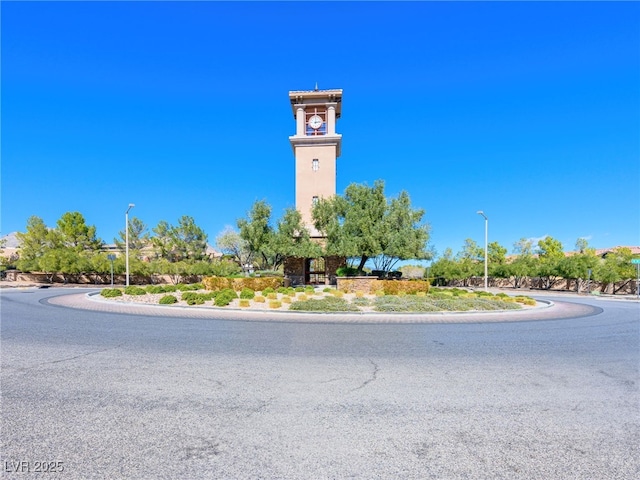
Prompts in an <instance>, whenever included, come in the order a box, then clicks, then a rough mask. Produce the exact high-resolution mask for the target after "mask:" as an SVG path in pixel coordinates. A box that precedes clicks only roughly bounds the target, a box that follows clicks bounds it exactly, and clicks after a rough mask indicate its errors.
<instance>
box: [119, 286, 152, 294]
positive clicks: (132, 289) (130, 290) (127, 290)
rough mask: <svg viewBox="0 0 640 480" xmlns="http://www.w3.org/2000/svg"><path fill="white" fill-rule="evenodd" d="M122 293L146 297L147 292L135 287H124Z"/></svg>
mask: <svg viewBox="0 0 640 480" xmlns="http://www.w3.org/2000/svg"><path fill="white" fill-rule="evenodd" d="M124 293H125V294H126V295H146V294H147V291H146V290H145V289H144V288H142V287H138V286H136V285H129V286H128V287H124Z"/></svg>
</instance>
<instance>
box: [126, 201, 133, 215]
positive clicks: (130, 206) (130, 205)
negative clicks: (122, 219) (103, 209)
mask: <svg viewBox="0 0 640 480" xmlns="http://www.w3.org/2000/svg"><path fill="white" fill-rule="evenodd" d="M133 207H135V205H134V204H133V203H130V204H129V208H127V211H126V212H124V213H129V210H131V209H132V208H133Z"/></svg>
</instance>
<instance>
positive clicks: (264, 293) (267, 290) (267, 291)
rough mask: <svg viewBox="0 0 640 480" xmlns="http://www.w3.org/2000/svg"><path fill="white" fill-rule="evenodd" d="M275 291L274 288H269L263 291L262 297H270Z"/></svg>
mask: <svg viewBox="0 0 640 480" xmlns="http://www.w3.org/2000/svg"><path fill="white" fill-rule="evenodd" d="M274 292H275V289H273V288H272V287H267V288H265V289H263V290H262V295H268V294H270V293H274Z"/></svg>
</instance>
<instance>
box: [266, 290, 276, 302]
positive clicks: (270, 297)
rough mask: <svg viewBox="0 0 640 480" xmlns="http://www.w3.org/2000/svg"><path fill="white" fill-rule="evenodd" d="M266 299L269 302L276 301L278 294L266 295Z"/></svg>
mask: <svg viewBox="0 0 640 480" xmlns="http://www.w3.org/2000/svg"><path fill="white" fill-rule="evenodd" d="M263 293H264V292H263ZM267 298H268V299H269V300H277V299H278V294H277V293H276V292H271V293H267Z"/></svg>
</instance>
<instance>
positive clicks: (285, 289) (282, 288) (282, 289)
mask: <svg viewBox="0 0 640 480" xmlns="http://www.w3.org/2000/svg"><path fill="white" fill-rule="evenodd" d="M276 292H278V293H287V288H286V287H279V288H278V289H277V290H276Z"/></svg>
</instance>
